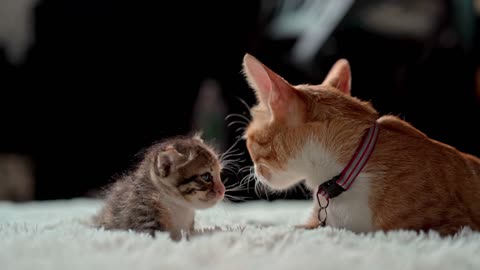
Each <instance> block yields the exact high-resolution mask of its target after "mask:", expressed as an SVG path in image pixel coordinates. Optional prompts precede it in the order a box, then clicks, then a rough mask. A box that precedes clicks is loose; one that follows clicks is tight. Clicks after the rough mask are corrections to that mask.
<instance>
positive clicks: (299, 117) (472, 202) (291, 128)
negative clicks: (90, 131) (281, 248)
mask: <svg viewBox="0 0 480 270" xmlns="http://www.w3.org/2000/svg"><path fill="white" fill-rule="evenodd" d="M243 67H244V73H245V76H246V79H247V81H248V83H249V85H250V86H251V88H253V90H254V92H255V94H256V96H257V100H258V103H257V104H256V105H255V106H254V107H252V109H251V115H252V119H251V121H250V123H249V125H248V127H247V129H246V132H245V139H246V144H247V149H248V152H249V154H250V157H251V159H252V161H253V163H254V167H255V175H256V177H257V179H258V180H259V181H261V182H262V183H263V184H265V185H267V186H269V187H270V188H272V189H276V190H285V189H288V188H290V187H292V186H293V185H295V184H297V183H299V182H301V181H303V180H305V184H306V186H307V187H308V188H309V189H310V190H311V191H312V192H316V191H317V189H318V188H319V185H321V184H322V183H323V182H325V181H327V180H329V179H331V178H332V177H335V176H336V175H339V173H340V172H342V170H343V169H344V168H345V166H347V164H348V163H349V162H350V160H351V159H352V156H353V155H354V154H355V151H356V149H357V147H358V145H359V144H360V143H361V141H362V138H363V136H364V134H365V132H366V130H369V129H370V128H371V127H372V126H373V125H376V127H378V138H377V141H376V145H375V148H374V150H373V152H372V154H371V156H370V158H369V159H368V161H367V162H366V165H365V167H364V168H363V169H362V170H361V172H360V173H359V174H358V176H357V177H356V179H355V181H354V182H353V184H352V185H351V186H350V188H349V189H348V190H346V191H345V192H343V193H342V194H340V195H339V196H338V197H335V198H332V199H330V201H329V205H328V208H327V209H326V211H327V214H328V215H327V216H328V219H327V220H326V225H329V226H333V227H339V228H346V229H349V230H352V231H354V232H371V231H376V230H385V231H387V230H400V229H404V230H415V231H428V230H435V231H438V232H439V233H440V234H442V235H450V234H454V233H456V232H457V231H458V230H459V229H461V228H463V227H470V228H471V229H474V230H480V159H478V158H477V157H474V156H472V155H469V154H466V153H462V152H460V151H458V150H457V149H455V148H453V147H451V146H448V145H446V144H443V143H441V142H438V141H435V140H433V139H431V138H429V137H427V135H425V134H424V133H422V132H421V131H419V130H417V129H416V128H414V127H413V126H412V125H410V124H409V123H407V122H405V121H403V120H401V119H399V118H397V117H395V116H390V115H387V116H380V115H379V114H378V113H377V111H376V110H375V109H374V108H373V107H372V106H371V104H370V103H368V102H364V101H361V100H359V99H357V98H355V97H352V96H351V94H350V86H351V74H350V66H349V63H348V61H347V60H345V59H341V60H339V61H337V62H336V63H335V65H334V66H333V67H332V69H331V70H330V72H329V73H328V75H327V77H326V78H325V80H324V81H323V83H322V84H320V85H308V84H303V85H295V86H294V85H291V84H290V83H288V82H287V81H286V80H284V79H283V78H282V77H280V76H279V75H278V74H276V73H275V72H273V71H272V70H270V69H269V68H268V67H266V66H265V65H263V64H262V63H261V62H259V61H258V60H257V59H256V58H254V57H253V56H251V55H249V54H247V55H245V57H244V60H243ZM319 198H320V203H321V204H322V205H325V204H326V203H327V201H326V199H325V198H324V197H322V196H320V197H319ZM316 200H317V198H316V196H314V206H313V211H312V214H311V217H310V218H309V220H308V221H307V222H306V223H305V224H303V225H302V226H301V227H304V228H316V227H318V226H319V225H320V223H319V217H318V216H317V215H318V210H319V206H318V204H317V202H316Z"/></svg>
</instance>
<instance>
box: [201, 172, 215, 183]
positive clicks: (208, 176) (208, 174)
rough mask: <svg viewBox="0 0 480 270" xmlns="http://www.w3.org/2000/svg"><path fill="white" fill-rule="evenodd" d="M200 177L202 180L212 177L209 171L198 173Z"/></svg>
mask: <svg viewBox="0 0 480 270" xmlns="http://www.w3.org/2000/svg"><path fill="white" fill-rule="evenodd" d="M200 177H201V178H202V180H204V181H207V182H210V181H212V178H213V177H212V174H211V173H204V174H202V175H200Z"/></svg>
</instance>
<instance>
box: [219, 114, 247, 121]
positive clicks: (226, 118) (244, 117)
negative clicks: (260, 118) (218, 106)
mask: <svg viewBox="0 0 480 270" xmlns="http://www.w3.org/2000/svg"><path fill="white" fill-rule="evenodd" d="M232 117H239V118H241V119H243V120H245V121H247V122H249V121H250V119H249V118H248V117H246V116H245V115H241V114H239V113H231V114H229V115H227V117H225V120H228V119H229V118H232Z"/></svg>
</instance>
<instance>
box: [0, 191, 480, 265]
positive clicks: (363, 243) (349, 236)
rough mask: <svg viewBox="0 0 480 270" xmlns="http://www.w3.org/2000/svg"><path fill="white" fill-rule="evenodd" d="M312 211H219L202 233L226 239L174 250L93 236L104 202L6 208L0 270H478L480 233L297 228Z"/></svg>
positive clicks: (286, 205)
mask: <svg viewBox="0 0 480 270" xmlns="http://www.w3.org/2000/svg"><path fill="white" fill-rule="evenodd" d="M309 205H310V203H309V202H307V201H275V202H265V201H260V202H247V203H241V204H227V203H221V204H219V205H217V206H216V207H215V208H211V209H208V210H203V211H198V212H197V217H196V222H197V223H196V224H197V228H199V229H202V228H203V229H209V228H213V227H215V226H219V227H220V228H221V229H220V230H216V231H213V232H210V233H204V234H200V235H197V236H195V237H192V238H191V239H190V240H189V241H186V240H183V241H180V242H172V241H171V240H170V239H169V238H168V236H167V234H165V233H160V234H158V235H157V237H156V238H152V237H150V236H149V235H148V234H140V233H134V232H130V231H104V230H102V229H95V228H93V227H91V226H90V225H89V220H90V218H91V216H92V215H93V214H95V213H96V212H97V211H98V210H99V208H100V207H101V206H102V201H99V200H93V199H82V198H78V199H73V200H60V201H47V202H29V203H22V204H15V203H11V202H0V269H2V270H10V269H12V270H13V269H49V270H56V269H62V270H64V269H82V270H83V269H89V270H95V269H99V270H105V269H115V270H122V269H128V270H132V269H135V270H137V269H157V270H158V269H161V270H167V269H196V270H197V269H238V270H245V269H267V270H268V269H275V270H279V269H348V270H361V269H368V270H372V269H389V270H394V269H435V270H440V269H475V270H478V269H480V233H477V232H472V231H470V230H468V229H465V230H463V231H461V232H460V233H458V234H457V235H455V236H453V237H447V238H441V237H439V236H438V235H437V234H436V233H432V232H431V233H425V234H423V233H422V234H416V233H414V232H409V231H397V232H390V233H382V232H377V233H369V234H355V233H352V232H349V231H345V230H341V229H334V228H329V227H327V228H319V229H316V230H310V231H305V230H299V229H295V228H294V225H295V224H298V223H300V222H301V221H302V220H303V219H304V218H305V217H306V215H307V214H308V212H309Z"/></svg>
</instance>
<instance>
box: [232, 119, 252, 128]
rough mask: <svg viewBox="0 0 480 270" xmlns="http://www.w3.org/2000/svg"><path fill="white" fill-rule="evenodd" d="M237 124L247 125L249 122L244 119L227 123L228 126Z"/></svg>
mask: <svg viewBox="0 0 480 270" xmlns="http://www.w3.org/2000/svg"><path fill="white" fill-rule="evenodd" d="M235 124H242V125H243V126H247V125H248V123H247V122H243V121H240V120H238V121H232V122H230V123H229V124H228V125H227V127H231V126H232V125H235Z"/></svg>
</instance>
